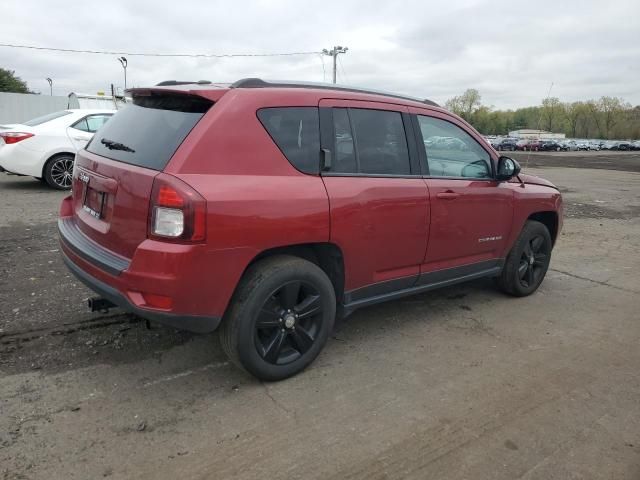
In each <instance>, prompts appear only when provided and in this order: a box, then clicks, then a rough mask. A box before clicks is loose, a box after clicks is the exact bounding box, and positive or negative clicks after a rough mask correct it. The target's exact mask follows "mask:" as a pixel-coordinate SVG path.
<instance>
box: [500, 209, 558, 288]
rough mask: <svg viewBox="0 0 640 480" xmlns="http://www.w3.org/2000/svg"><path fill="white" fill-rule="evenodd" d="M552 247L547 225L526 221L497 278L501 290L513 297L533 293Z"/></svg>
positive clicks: (547, 265) (540, 278) (541, 276)
mask: <svg viewBox="0 0 640 480" xmlns="http://www.w3.org/2000/svg"><path fill="white" fill-rule="evenodd" d="M552 247H553V244H552V241H551V235H550V234H549V230H547V227H546V226H544V225H543V224H542V223H540V222H536V221H534V220H528V221H527V223H525V225H524V228H523V229H522V232H521V233H520V236H519V237H518V240H516V243H515V245H514V246H513V248H512V249H511V252H509V255H508V256H507V260H506V262H505V264H504V268H503V269H502V273H501V275H500V276H499V277H498V285H499V287H500V289H501V290H502V291H504V292H505V293H508V294H509V295H513V296H515V297H524V296H527V295H531V294H532V293H533V292H535V291H536V290H537V289H538V287H539V286H540V284H541V283H542V280H544V277H545V275H546V273H547V269H548V268H549V263H550V261H551V249H552Z"/></svg>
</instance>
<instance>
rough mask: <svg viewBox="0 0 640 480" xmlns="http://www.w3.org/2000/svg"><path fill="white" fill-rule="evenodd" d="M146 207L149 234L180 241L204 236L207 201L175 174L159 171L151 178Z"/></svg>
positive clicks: (158, 237)
mask: <svg viewBox="0 0 640 480" xmlns="http://www.w3.org/2000/svg"><path fill="white" fill-rule="evenodd" d="M149 208H150V211H149V236H150V237H152V238H156V239H162V240H169V241H172V240H173V241H182V242H202V241H204V240H205V238H206V222H207V203H206V201H205V199H204V198H202V196H201V195H200V194H199V193H198V192H196V191H195V190H194V189H193V188H191V187H190V186H189V185H187V184H186V183H184V182H183V181H182V180H179V179H178V178H176V177H173V176H171V175H167V174H166V173H161V174H159V175H158V176H157V177H156V178H155V179H154V180H153V189H152V190H151V204H150V207H149Z"/></svg>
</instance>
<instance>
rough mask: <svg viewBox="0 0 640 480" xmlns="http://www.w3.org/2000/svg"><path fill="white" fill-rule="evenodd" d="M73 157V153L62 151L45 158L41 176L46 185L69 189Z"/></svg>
mask: <svg viewBox="0 0 640 480" xmlns="http://www.w3.org/2000/svg"><path fill="white" fill-rule="evenodd" d="M74 159H75V157H74V155H71V154H69V153H62V154H60V155H55V156H53V157H51V158H50V159H49V160H47V163H45V165H44V169H43V170H42V178H43V179H44V181H45V182H46V183H47V185H49V186H50V187H51V188H55V189H56V190H69V189H71V183H72V178H73V177H72V175H73V161H74Z"/></svg>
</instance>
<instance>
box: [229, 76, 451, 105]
mask: <svg viewBox="0 0 640 480" xmlns="http://www.w3.org/2000/svg"><path fill="white" fill-rule="evenodd" d="M278 87H280V88H320V89H325V90H339V91H342V92H356V93H371V94H374V95H383V96H385V97H392V98H401V99H403V100H412V101H414V102H420V103H424V104H426V105H431V106H433V107H439V106H440V105H438V104H437V103H436V102H433V101H431V100H428V99H421V98H417V97H411V96H409V95H401V94H398V93H392V92H385V91H382V90H372V89H368V88H360V87H351V86H348V85H336V84H335V83H320V82H295V81H289V80H274V81H269V82H267V81H265V80H262V79H261V78H243V79H241V80H238V81H237V82H234V83H232V84H231V85H230V88H278Z"/></svg>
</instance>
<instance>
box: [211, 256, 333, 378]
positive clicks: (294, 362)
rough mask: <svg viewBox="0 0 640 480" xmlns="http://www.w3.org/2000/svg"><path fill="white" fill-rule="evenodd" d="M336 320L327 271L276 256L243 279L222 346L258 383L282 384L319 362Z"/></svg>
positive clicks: (223, 331)
mask: <svg viewBox="0 0 640 480" xmlns="http://www.w3.org/2000/svg"><path fill="white" fill-rule="evenodd" d="M335 316H336V296H335V291H334V288H333V285H332V283H331V280H329V278H328V277H327V275H326V274H325V273H324V271H322V270H321V269H320V267H318V266H317V265H315V264H314V263H311V262H309V261H307V260H303V259H301V258H299V257H293V256H288V255H276V256H273V257H269V258H266V259H264V260H260V261H258V262H256V263H255V264H254V265H252V266H251V267H249V269H248V270H247V272H246V273H245V274H244V276H243V278H242V280H241V281H240V283H239V285H238V287H237V289H236V292H235V294H234V297H233V299H232V302H231V305H230V308H228V311H227V313H226V314H225V316H224V318H223V320H222V325H221V328H220V333H219V336H220V344H221V345H222V349H223V350H224V351H225V353H226V354H227V356H228V357H229V359H230V360H231V361H232V362H233V363H234V364H236V365H237V366H239V367H240V368H243V369H244V370H246V371H247V372H249V373H250V374H252V375H254V376H255V377H257V378H258V379H260V380H267V381H275V380H283V379H285V378H288V377H291V376H293V375H295V374H297V373H300V372H301V371H302V370H304V369H305V368H306V367H307V366H308V365H309V364H310V363H311V362H313V361H314V360H315V358H316V357H317V356H318V354H319V353H320V351H321V350H322V348H323V347H324V345H325V344H326V342H327V338H328V337H329V334H330V333H331V331H332V329H333V324H334V321H335ZM260 325H262V326H260Z"/></svg>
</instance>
